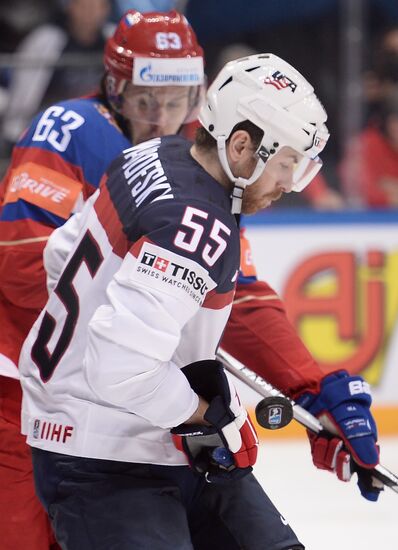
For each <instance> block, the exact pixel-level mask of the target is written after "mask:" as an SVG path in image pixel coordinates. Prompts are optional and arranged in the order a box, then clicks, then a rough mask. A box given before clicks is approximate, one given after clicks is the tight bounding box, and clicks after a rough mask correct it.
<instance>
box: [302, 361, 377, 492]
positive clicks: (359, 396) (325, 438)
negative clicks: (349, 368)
mask: <svg viewBox="0 0 398 550" xmlns="http://www.w3.org/2000/svg"><path fill="white" fill-rule="evenodd" d="M371 402H372V398H371V395H370V388H369V384H367V382H365V381H364V380H363V379H362V378H361V377H360V376H350V375H349V374H348V373H347V372H345V371H340V372H337V373H333V374H330V375H328V376H326V377H325V378H324V379H323V380H322V382H321V389H320V392H319V393H318V394H315V395H314V394H311V393H305V394H303V395H301V396H300V397H299V399H297V403H298V404H299V405H301V406H302V407H304V408H305V409H306V410H307V411H309V412H310V413H311V414H313V415H315V416H316V417H318V419H319V420H320V421H321V423H322V424H323V426H324V427H325V428H326V430H327V432H326V431H325V432H321V433H319V434H314V433H310V432H308V436H309V439H310V443H311V452H312V459H313V462H314V464H315V466H316V467H317V468H320V469H322V470H328V471H330V472H334V473H335V474H336V475H337V477H338V478H339V479H340V480H342V481H349V480H350V479H351V475H352V473H353V472H354V471H356V472H357V475H358V486H359V490H360V491H361V494H362V496H363V497H364V498H366V499H368V500H372V501H376V500H377V499H378V497H379V493H380V491H381V490H383V484H382V483H381V482H380V481H378V480H377V479H376V478H374V477H373V476H372V475H371V473H370V470H371V469H372V468H374V466H376V465H377V464H378V463H379V447H378V445H377V428H376V423H375V421H374V419H373V416H372V414H371V412H370V405H371ZM328 432H330V433H328ZM333 434H334V435H333ZM336 436H337V437H336Z"/></svg>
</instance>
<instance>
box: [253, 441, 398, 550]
mask: <svg viewBox="0 0 398 550" xmlns="http://www.w3.org/2000/svg"><path fill="white" fill-rule="evenodd" d="M380 445H381V458H382V460H381V462H382V464H383V466H385V467H386V468H388V469H389V470H391V471H392V472H393V473H394V474H396V475H398V437H397V438H395V437H391V438H384V439H382V440H381V441H380ZM255 474H256V477H257V479H258V480H259V481H260V482H261V484H262V486H263V487H264V489H265V490H266V492H267V493H268V496H269V497H270V498H271V500H272V501H273V503H274V504H275V505H276V506H277V508H278V509H279V511H280V512H281V513H282V514H283V515H284V517H285V518H286V519H287V520H288V521H289V523H290V525H291V526H292V527H293V529H294V530H295V532H296V534H297V535H298V537H299V539H300V540H301V541H302V542H303V543H304V544H305V547H306V550H396V549H398V494H397V493H395V492H393V491H392V490H391V489H389V488H388V487H386V488H385V490H384V493H382V494H381V495H380V497H379V500H378V502H369V501H366V500H365V499H364V498H362V497H361V495H360V493H359V490H358V488H357V485H356V482H355V481H354V478H353V479H352V480H351V482H350V483H342V482H340V481H338V480H337V478H335V477H334V476H333V475H332V474H330V473H328V472H324V471H320V470H317V469H316V468H315V467H314V466H313V465H312V461H311V457H310V451H309V445H308V443H307V441H306V440H297V441H293V440H289V441H287V440H286V441H285V440H282V441H281V440H275V439H273V436H272V434H270V435H269V440H267V441H265V442H263V443H262V444H261V447H260V454H259V459H258V462H257V465H256V468H255ZM259 548H261V547H260V546H259Z"/></svg>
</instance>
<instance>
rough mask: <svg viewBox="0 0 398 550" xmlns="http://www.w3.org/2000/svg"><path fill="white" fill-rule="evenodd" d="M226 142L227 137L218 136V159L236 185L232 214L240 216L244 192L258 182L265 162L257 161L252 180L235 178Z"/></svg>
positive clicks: (233, 194)
mask: <svg viewBox="0 0 398 550" xmlns="http://www.w3.org/2000/svg"><path fill="white" fill-rule="evenodd" d="M226 141H227V138H226V137H225V136H218V138H217V150H218V158H219V159H220V163H221V166H222V167H223V170H224V172H225V173H226V174H227V176H228V178H229V179H230V180H231V181H232V183H233V184H234V188H233V190H232V206H231V212H232V214H240V212H241V210H242V198H243V192H244V190H245V189H246V187H247V186H248V185H251V184H252V183H254V182H255V181H256V180H258V178H259V177H260V176H261V174H262V173H263V172H264V169H265V162H264V161H263V160H262V159H259V160H258V161H257V164H256V167H255V169H254V170H253V173H252V175H251V176H250V178H241V177H236V176H234V175H233V173H232V170H231V168H230V166H229V162H228V158H227V147H226Z"/></svg>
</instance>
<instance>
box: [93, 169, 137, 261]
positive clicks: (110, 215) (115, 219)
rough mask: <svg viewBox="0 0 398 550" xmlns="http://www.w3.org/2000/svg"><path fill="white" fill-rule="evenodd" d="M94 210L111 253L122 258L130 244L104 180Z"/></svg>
mask: <svg viewBox="0 0 398 550" xmlns="http://www.w3.org/2000/svg"><path fill="white" fill-rule="evenodd" d="M94 208H95V212H96V214H97V216H98V220H99V222H100V223H101V225H102V227H103V228H104V230H105V233H106V234H107V237H108V239H109V242H110V245H111V246H112V250H113V252H114V253H115V254H116V255H117V256H119V257H120V258H123V257H124V256H125V255H126V253H127V251H128V249H129V246H130V244H129V241H128V239H127V237H126V236H125V233H124V231H123V226H122V223H121V221H120V218H119V216H118V213H117V211H116V208H115V205H114V204H113V201H112V198H111V196H110V194H109V191H108V188H107V186H106V178H104V180H103V183H102V184H101V191H100V194H99V195H98V199H97V200H96V201H95V203H94Z"/></svg>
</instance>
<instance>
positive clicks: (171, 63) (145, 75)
mask: <svg viewBox="0 0 398 550" xmlns="http://www.w3.org/2000/svg"><path fill="white" fill-rule="evenodd" d="M202 83H203V59H202V58H197V59H196V58H182V59H178V58H177V59H156V60H154V59H151V60H149V59H148V58H138V59H136V60H135V62H134V68H133V84H136V85H138V86H139V85H141V86H199V85H200V84H202Z"/></svg>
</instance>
